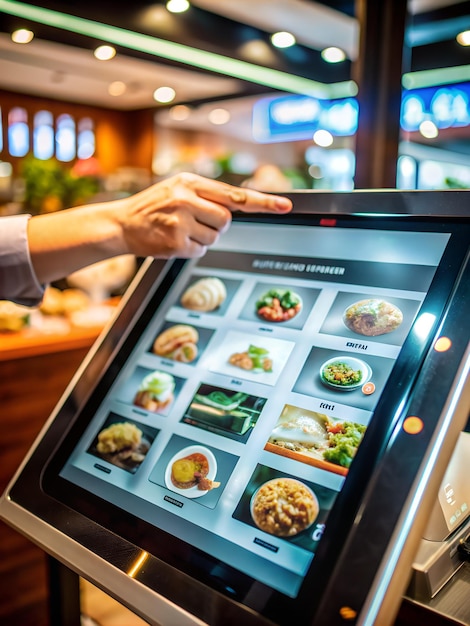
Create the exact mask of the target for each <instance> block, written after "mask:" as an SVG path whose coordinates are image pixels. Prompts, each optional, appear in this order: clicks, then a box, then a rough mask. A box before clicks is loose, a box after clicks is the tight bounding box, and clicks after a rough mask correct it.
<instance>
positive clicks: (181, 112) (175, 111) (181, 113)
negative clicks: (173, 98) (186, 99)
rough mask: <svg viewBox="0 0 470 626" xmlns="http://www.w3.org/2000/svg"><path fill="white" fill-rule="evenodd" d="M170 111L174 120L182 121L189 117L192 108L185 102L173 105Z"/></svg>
mask: <svg viewBox="0 0 470 626" xmlns="http://www.w3.org/2000/svg"><path fill="white" fill-rule="evenodd" d="M168 113H169V115H170V117H171V119H172V120H175V121H176V122H182V121H183V120H187V119H188V117H189V116H190V114H191V109H190V108H189V107H188V106H186V105H185V104H177V105H176V106H174V107H171V109H170V110H169V112H168Z"/></svg>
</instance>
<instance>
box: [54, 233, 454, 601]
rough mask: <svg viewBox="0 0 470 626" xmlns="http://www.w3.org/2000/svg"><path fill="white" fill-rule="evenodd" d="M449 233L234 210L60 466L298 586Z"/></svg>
mask: <svg viewBox="0 0 470 626" xmlns="http://www.w3.org/2000/svg"><path fill="white" fill-rule="evenodd" d="M410 236H412V239H411V237H410ZM447 241H448V235H446V234H442V233H407V232H398V231H387V230H383V231H376V230H374V231H372V230H370V231H367V230H365V231H360V230H356V231H355V232H354V233H352V231H351V230H348V229H341V228H338V229H334V228H332V229H323V228H319V227H312V228H308V229H305V228H302V227H300V226H299V227H292V228H289V230H285V227H283V226H282V225H266V224H261V225H256V224H250V225H249V227H247V226H246V225H244V224H243V223H240V224H237V223H234V224H233V226H232V228H231V229H230V231H229V233H227V235H226V236H224V237H222V239H221V241H220V242H219V243H218V244H217V246H215V248H214V249H212V250H210V251H209V252H208V253H207V254H206V255H205V257H203V258H202V259H200V260H199V261H195V262H191V263H188V264H187V265H186V266H185V269H184V270H183V271H182V272H181V274H180V275H179V277H178V278H177V280H176V281H175V282H174V284H173V286H172V287H171V289H170V290H169V292H168V293H167V294H166V296H165V297H164V299H163V301H162V302H161V304H160V305H159V306H158V307H157V308H156V310H155V312H154V314H153V316H151V318H150V321H149V323H148V324H147V326H146V328H145V330H144V332H143V333H142V334H141V336H140V338H139V340H138V341H137V343H136V345H135V347H134V348H133V349H132V351H131V354H130V356H129V358H128V359H127V362H126V364H125V366H124V367H123V368H122V370H121V371H120V372H119V374H118V376H117V378H116V380H115V381H114V383H113V384H112V386H111V388H110V389H109V391H108V393H107V394H106V396H105V398H104V399H103V401H102V402H101V404H100V406H99V408H98V410H97V412H96V414H95V415H94V416H93V417H92V419H91V421H90V423H89V425H88V426H87V428H86V430H85V432H84V433H83V436H82V437H81V439H80V441H79V442H78V444H77V445H76V447H75V448H74V450H73V452H72V454H71V456H70V457H69V459H68V460H67V462H66V464H65V465H64V467H63V469H62V471H61V476H62V477H63V478H65V479H66V480H68V481H70V482H72V483H74V484H77V485H79V486H81V487H82V488H84V489H86V490H88V491H90V492H92V493H94V494H96V495H98V496H100V497H101V498H103V499H104V500H106V501H108V502H111V503H112V504H115V505H116V506H118V507H121V508H124V509H125V510H127V511H129V512H131V513H133V514H135V515H137V516H139V517H140V518H141V519H144V520H146V521H147V522H148V523H150V524H152V525H154V526H155V527H158V528H161V529H163V530H164V531H166V532H168V533H171V534H173V535H175V536H177V537H179V538H181V539H183V540H188V538H189V537H190V542H191V544H192V545H193V546H195V547H197V548H200V549H201V550H203V551H205V552H206V553H208V554H211V555H212V556H214V557H216V558H219V559H220V560H222V561H224V562H225V563H227V564H229V565H231V566H232V567H234V568H235V569H238V570H240V571H243V572H246V573H247V574H248V575H249V576H251V577H253V578H254V579H256V580H259V581H261V582H263V583H265V584H267V585H268V586H270V587H272V588H274V589H276V590H278V591H281V592H282V593H284V594H286V595H288V596H291V597H295V595H296V594H297V592H298V590H299V588H300V585H301V583H302V580H303V577H304V576H305V574H306V572H307V570H308V567H309V565H310V563H311V561H312V558H313V557H314V555H315V551H316V547H317V545H318V542H319V541H320V539H321V537H322V534H323V530H324V528H325V525H326V524H327V518H328V514H329V511H330V510H331V508H332V507H333V504H334V502H335V499H336V496H337V494H338V493H339V492H340V491H341V489H342V487H343V485H344V483H345V480H346V478H347V475H348V471H349V468H350V466H351V464H352V463H353V462H354V457H355V454H356V451H357V449H358V447H359V445H360V444H361V441H362V439H363V437H364V433H365V432H366V429H367V427H368V424H369V422H370V420H371V419H372V418H373V415H374V408H375V406H376V404H377V401H378V399H379V397H380V395H381V393H382V390H383V389H384V387H385V385H386V382H387V379H388V377H389V375H390V372H391V370H392V368H393V366H394V363H395V361H396V359H397V357H398V355H399V353H400V350H401V346H402V345H403V343H404V341H405V339H406V337H407V335H408V333H409V331H410V328H411V327H412V324H413V322H414V320H415V318H416V316H417V315H418V312H419V310H420V307H421V305H422V302H423V300H424V298H425V296H426V293H427V290H428V288H429V286H430V284H431V281H432V279H433V276H434V273H435V270H436V267H437V265H438V263H439V260H440V257H441V256H442V253H443V251H444V248H445V245H446V244H447ZM281 242H282V246H281ZM411 243H412V245H410V244H411ZM281 249H282V254H277V253H276V252H275V251H276V250H281ZM234 546H236V547H237V549H236V550H234V549H233V547H234ZM266 563H269V564H270V567H266Z"/></svg>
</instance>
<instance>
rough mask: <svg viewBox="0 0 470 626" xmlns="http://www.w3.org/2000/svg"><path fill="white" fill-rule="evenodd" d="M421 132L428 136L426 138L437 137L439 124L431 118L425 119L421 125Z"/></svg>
mask: <svg viewBox="0 0 470 626" xmlns="http://www.w3.org/2000/svg"><path fill="white" fill-rule="evenodd" d="M419 132H420V133H421V134H422V135H423V137H426V139H435V138H436V137H437V136H438V134H439V131H438V130H437V126H436V125H435V124H434V122H432V121H431V120H424V122H421V124H420V125H419Z"/></svg>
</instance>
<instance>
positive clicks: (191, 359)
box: [149, 322, 214, 365]
mask: <svg viewBox="0 0 470 626" xmlns="http://www.w3.org/2000/svg"><path fill="white" fill-rule="evenodd" d="M213 334H214V331H213V330H211V329H209V328H201V327H196V326H193V325H190V324H175V323H173V322H166V323H165V324H164V325H163V326H162V327H161V328H160V330H159V332H158V334H157V336H156V337H155V340H154V341H153V342H152V345H151V346H150V349H149V352H150V353H151V354H155V355H156V356H159V357H161V358H162V359H169V360H171V361H178V362H180V363H192V364H193V365H195V364H196V363H197V362H198V359H199V357H200V356H201V354H202V353H203V352H204V350H205V348H206V346H207V344H208V343H209V340H210V338H211V337H212V335H213Z"/></svg>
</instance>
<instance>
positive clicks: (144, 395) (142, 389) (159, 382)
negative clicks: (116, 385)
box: [118, 366, 185, 416]
mask: <svg viewBox="0 0 470 626" xmlns="http://www.w3.org/2000/svg"><path fill="white" fill-rule="evenodd" d="M184 382H185V381H184V379H182V378H180V377H178V376H173V374H170V373H169V372H165V371H163V370H160V369H157V370H153V369H149V368H146V367H141V366H138V367H136V368H135V370H134V371H133V372H132V375H131V376H130V377H129V378H128V379H127V380H126V381H125V383H124V385H123V387H122V389H120V390H119V392H118V399H119V401H121V402H124V403H125V404H131V405H133V406H135V407H138V408H139V409H143V410H144V411H148V412H150V413H155V414H158V415H164V416H166V415H168V413H169V411H170V410H171V407H172V405H173V402H174V400H175V398H176V396H177V395H178V393H179V391H180V390H181V388H182V386H183V384H184Z"/></svg>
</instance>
